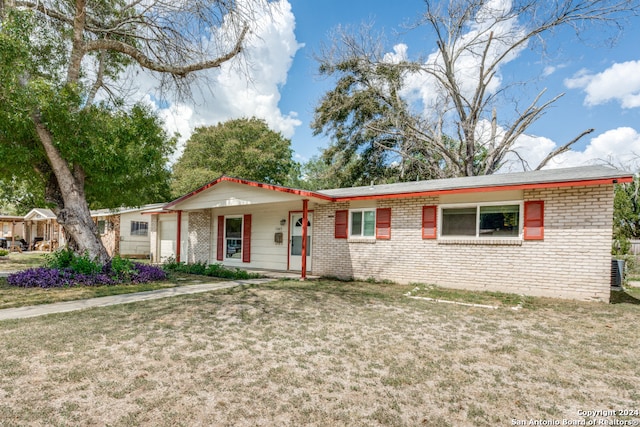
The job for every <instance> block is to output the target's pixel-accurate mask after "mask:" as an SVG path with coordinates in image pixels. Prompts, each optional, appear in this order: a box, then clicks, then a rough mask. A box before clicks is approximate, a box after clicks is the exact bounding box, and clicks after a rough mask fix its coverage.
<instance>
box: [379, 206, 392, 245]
mask: <svg viewBox="0 0 640 427" xmlns="http://www.w3.org/2000/svg"><path fill="white" fill-rule="evenodd" d="M376 239H382V240H389V239H391V208H378V209H376Z"/></svg>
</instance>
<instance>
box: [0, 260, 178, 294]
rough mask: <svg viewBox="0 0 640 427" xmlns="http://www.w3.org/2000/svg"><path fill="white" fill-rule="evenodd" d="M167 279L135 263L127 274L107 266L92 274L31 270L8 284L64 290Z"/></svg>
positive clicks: (14, 276) (9, 279) (160, 272)
mask: <svg viewBox="0 0 640 427" xmlns="http://www.w3.org/2000/svg"><path fill="white" fill-rule="evenodd" d="M166 278H167V275H166V273H165V272H164V271H163V270H162V269H161V268H159V267H154V266H151V265H145V264H137V263H135V264H134V265H133V269H132V270H131V271H130V272H127V273H123V272H117V273H116V272H113V271H112V270H111V268H110V266H105V267H104V268H103V269H102V271H101V272H99V273H92V274H83V273H76V272H74V271H73V270H72V269H69V268H65V269H58V268H46V267H40V268H31V269H28V270H24V271H20V272H18V273H14V274H11V275H9V277H7V283H8V284H9V285H11V286H19V287H23V288H62V287H65V286H66V287H68V286H100V285H117V284H125V283H146V282H153V281H158V280H164V279H166Z"/></svg>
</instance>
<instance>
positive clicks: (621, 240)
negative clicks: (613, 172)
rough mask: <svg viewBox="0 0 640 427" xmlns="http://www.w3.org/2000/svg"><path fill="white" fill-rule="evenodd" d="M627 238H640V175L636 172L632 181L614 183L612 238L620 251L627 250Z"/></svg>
mask: <svg viewBox="0 0 640 427" xmlns="http://www.w3.org/2000/svg"><path fill="white" fill-rule="evenodd" d="M629 239H640V177H639V176H638V175H637V174H636V175H635V176H634V178H633V181H632V182H629V183H624V184H617V185H616V188H615V197H614V199H613V240H614V243H615V244H616V245H617V246H618V248H617V249H618V250H620V251H621V252H622V253H625V252H626V251H628V249H629V244H628V241H629ZM625 249H626V250H625Z"/></svg>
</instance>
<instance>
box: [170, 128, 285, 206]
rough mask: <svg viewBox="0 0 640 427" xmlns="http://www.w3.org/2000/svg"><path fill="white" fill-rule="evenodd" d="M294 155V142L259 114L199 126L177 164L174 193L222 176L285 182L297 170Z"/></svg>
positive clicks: (173, 183) (174, 170) (175, 195)
mask: <svg viewBox="0 0 640 427" xmlns="http://www.w3.org/2000/svg"><path fill="white" fill-rule="evenodd" d="M292 154H293V152H292V150H291V141H290V140H288V139H286V138H284V137H283V136H282V134H280V133H279V132H275V131H273V130H271V129H269V126H268V125H267V123H266V122H265V121H264V120H261V119H257V118H255V117H254V118H251V119H246V118H243V119H235V120H230V121H227V122H224V123H219V124H218V125H216V126H206V127H199V128H197V129H196V130H195V131H194V133H193V134H192V135H191V138H190V139H189V140H188V141H187V144H186V146H185V149H184V153H183V154H182V156H181V157H180V159H179V160H178V161H177V162H176V164H175V165H174V167H173V182H172V185H171V188H172V191H173V195H174V197H178V196H181V195H183V194H185V193H187V192H189V191H191V190H194V189H196V188H198V187H200V186H201V185H204V184H206V183H207V182H209V181H212V180H214V179H215V178H218V177H220V176H221V175H229V176H234V177H238V178H245V179H250V180H254V181H260V182H266V183H269V184H279V185H285V184H287V183H288V182H289V179H290V174H291V172H292V170H294V169H295V162H294V161H293V160H292Z"/></svg>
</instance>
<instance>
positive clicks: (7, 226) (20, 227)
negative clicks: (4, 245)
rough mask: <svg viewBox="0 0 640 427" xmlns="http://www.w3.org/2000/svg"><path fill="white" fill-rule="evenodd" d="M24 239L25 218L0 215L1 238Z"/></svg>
mask: <svg viewBox="0 0 640 427" xmlns="http://www.w3.org/2000/svg"><path fill="white" fill-rule="evenodd" d="M12 237H13V238H15V239H21V238H24V217H21V216H15V215H0V238H4V239H7V240H11V238H12Z"/></svg>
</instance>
